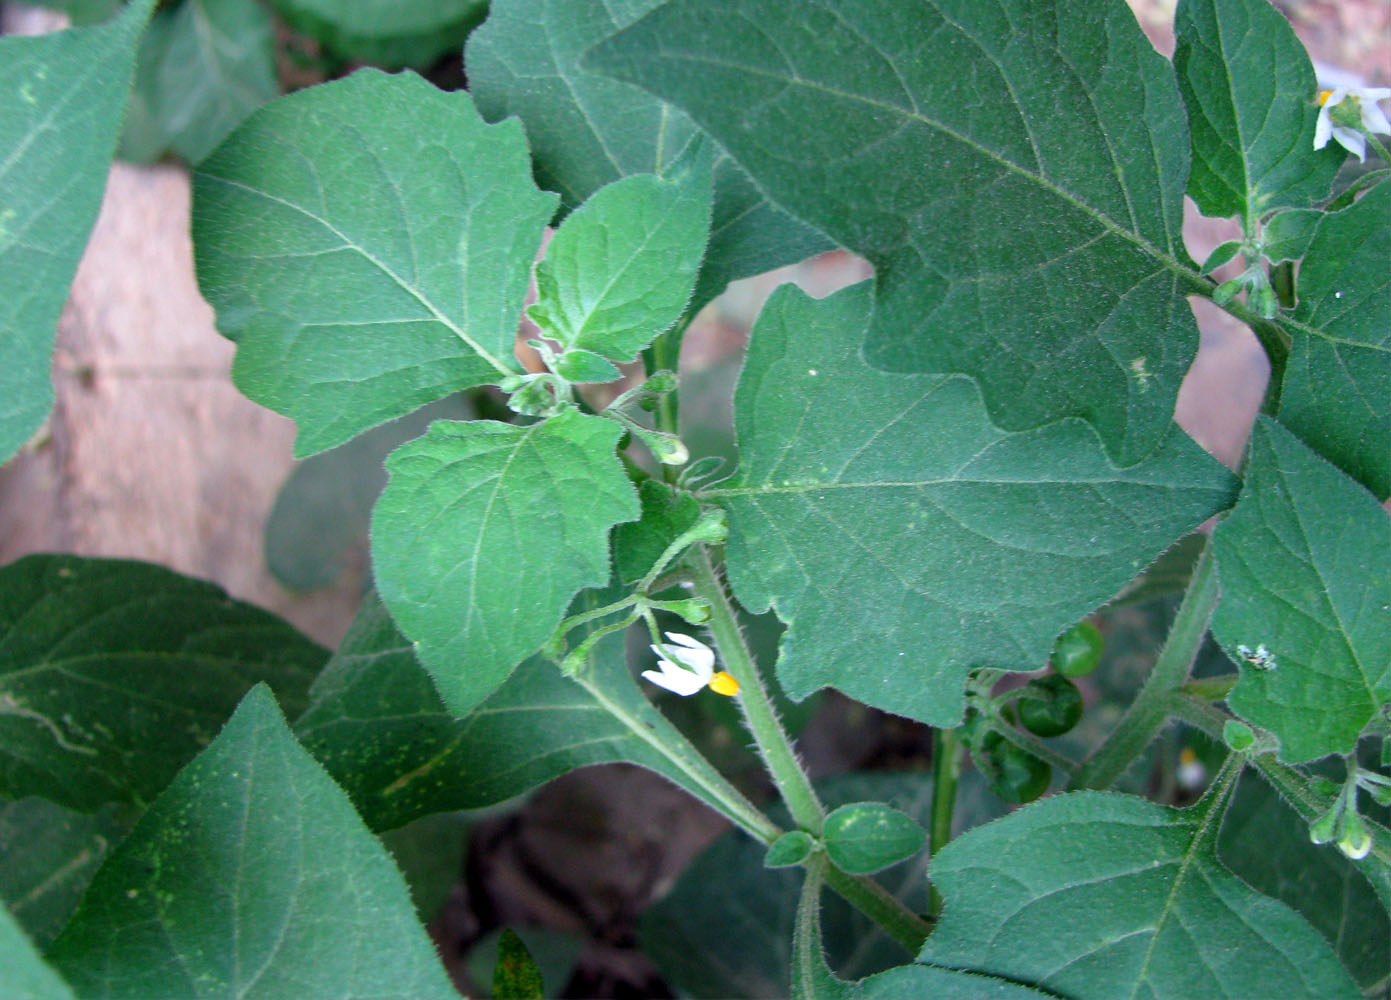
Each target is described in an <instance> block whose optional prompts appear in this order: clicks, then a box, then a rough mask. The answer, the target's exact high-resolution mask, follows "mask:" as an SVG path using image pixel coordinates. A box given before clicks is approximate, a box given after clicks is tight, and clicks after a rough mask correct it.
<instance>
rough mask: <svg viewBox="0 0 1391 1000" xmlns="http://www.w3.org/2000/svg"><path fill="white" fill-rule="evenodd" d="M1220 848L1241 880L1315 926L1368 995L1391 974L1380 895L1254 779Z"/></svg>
mask: <svg viewBox="0 0 1391 1000" xmlns="http://www.w3.org/2000/svg"><path fill="white" fill-rule="evenodd" d="M1363 802H1364V804H1365V803H1366V800H1365V799H1364V800H1363ZM1217 849H1218V854H1219V855H1220V856H1221V858H1222V861H1223V863H1224V864H1226V866H1227V867H1228V868H1230V869H1231V870H1232V872H1233V873H1235V874H1236V875H1237V876H1238V877H1239V878H1240V879H1241V880H1242V881H1243V882H1245V883H1246V884H1247V885H1249V886H1251V887H1252V888H1253V889H1256V890H1257V891H1259V892H1262V893H1265V894H1266V895H1268V896H1274V897H1275V898H1276V899H1278V900H1280V901H1281V902H1283V903H1284V904H1285V905H1286V906H1288V907H1290V909H1292V910H1295V911H1296V912H1298V913H1300V914H1302V915H1303V916H1304V918H1305V919H1306V920H1308V921H1309V923H1311V924H1313V925H1314V927H1316V928H1317V929H1318V931H1319V932H1320V933H1321V934H1322V935H1323V936H1324V937H1325V938H1326V939H1327V940H1328V942H1329V944H1331V945H1332V946H1333V947H1334V949H1335V950H1336V951H1337V952H1338V957H1339V958H1340V959H1341V960H1342V962H1343V965H1344V966H1345V967H1346V968H1347V970H1348V971H1349V972H1351V973H1352V975H1353V978H1354V979H1356V980H1357V981H1358V983H1360V984H1361V985H1362V987H1363V988H1364V989H1367V988H1370V987H1371V986H1372V985H1373V984H1375V983H1379V982H1381V981H1382V980H1384V979H1386V977H1387V975H1388V974H1391V919H1388V915H1387V912H1386V907H1385V905H1384V904H1382V903H1381V902H1380V901H1379V900H1378V898H1377V894H1376V892H1375V890H1374V889H1373V888H1372V886H1371V885H1370V884H1369V883H1368V881H1367V880H1366V879H1365V878H1363V877H1362V876H1361V875H1360V874H1359V873H1358V870H1357V866H1356V865H1355V864H1354V863H1353V862H1352V861H1350V860H1349V859H1348V858H1346V857H1344V855H1343V852H1342V851H1339V850H1336V849H1334V847H1333V845H1331V844H1315V843H1312V842H1311V841H1310V840H1309V827H1308V824H1307V823H1305V822H1304V821H1303V820H1301V819H1300V817H1299V815H1298V814H1297V813H1295V812H1294V811H1293V810H1292V809H1290V808H1289V807H1288V806H1286V805H1285V804H1284V803H1283V802H1282V801H1281V800H1280V797H1279V796H1278V795H1277V794H1275V792H1274V791H1273V790H1272V789H1271V788H1270V786H1269V785H1267V784H1265V782H1263V781H1261V780H1259V779H1258V778H1257V777H1256V776H1255V775H1254V774H1252V773H1249V772H1248V773H1247V774H1246V775H1244V776H1243V778H1242V781H1241V784H1240V786H1239V787H1238V788H1237V791H1236V794H1235V796H1234V798H1233V799H1232V804H1231V807H1230V808H1229V809H1228V810H1227V813H1226V815H1225V816H1224V817H1223V819H1222V832H1221V839H1220V840H1219V841H1218V845H1217Z"/></svg>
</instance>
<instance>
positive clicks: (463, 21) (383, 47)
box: [271, 0, 487, 70]
mask: <svg viewBox="0 0 1391 1000" xmlns="http://www.w3.org/2000/svg"><path fill="white" fill-rule="evenodd" d="M271 2H272V3H273V4H274V5H275V8H276V9H277V10H278V11H280V13H281V14H282V15H284V17H285V19H286V20H287V21H289V22H290V23H291V24H292V25H294V26H295V27H297V28H299V29H300V30H301V31H304V32H307V33H308V34H310V35H313V36H314V37H315V38H317V39H318V40H319V41H321V42H323V44H324V45H325V46H327V47H328V48H329V49H331V50H332V51H334V52H336V53H337V54H339V55H340V56H343V57H344V58H346V59H353V60H357V61H360V62H365V63H370V64H372V65H374V66H384V67H387V68H389V69H397V68H399V67H402V66H411V67H414V68H416V69H421V70H423V69H426V68H428V67H429V65H430V64H431V63H432V62H434V61H435V60H436V59H438V58H439V57H440V56H441V55H443V54H445V53H446V52H448V51H449V50H451V49H455V50H457V49H458V48H459V46H461V45H463V43H464V39H466V38H467V37H468V35H469V32H470V31H471V30H472V29H473V27H474V26H475V25H476V24H478V22H479V21H481V20H482V19H483V16H484V14H485V13H486V11H487V0H271Z"/></svg>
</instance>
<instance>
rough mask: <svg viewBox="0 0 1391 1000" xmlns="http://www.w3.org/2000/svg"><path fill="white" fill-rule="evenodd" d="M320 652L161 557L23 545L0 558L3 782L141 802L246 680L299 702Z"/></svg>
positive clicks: (82, 805) (53, 795) (228, 707)
mask: <svg viewBox="0 0 1391 1000" xmlns="http://www.w3.org/2000/svg"><path fill="white" fill-rule="evenodd" d="M327 655H328V654H327V652H326V651H325V650H323V649H322V648H320V647H319V646H318V645H316V644H315V643H312V642H310V641H309V640H308V639H306V638H304V637H303V636H302V635H300V633H299V632H297V631H296V630H295V629H293V628H292V627H291V626H289V625H287V624H286V623H285V622H283V621H281V620H280V619H279V618H276V617H275V616H274V615H272V614H270V613H268V612H266V611H262V610H261V609H260V608H256V607H252V606H251V605H249V604H242V603H240V602H238V601H233V600H232V599H231V598H229V597H228V596H227V594H226V593H225V592H224V591H223V590H222V589H221V588H220V587H217V586H215V585H213V584H211V583H206V582H204V581H202V580H195V579H191V578H189V577H185V576H181V575H179V574H178V573H174V572H172V571H170V570H167V569H164V568H163V567H161V566H153V565H150V564H148V563H139V562H126V561H122V560H115V559H82V558H79V557H77V556H28V557H26V558H24V559H20V560H19V561H18V562H14V563H11V564H10V565H8V566H6V567H4V568H3V569H0V748H3V749H0V794H3V795H4V796H5V797H15V798H18V797H22V796H25V795H43V796H45V797H47V798H50V799H53V800H54V801H56V802H61V803H63V804H65V805H68V806H71V807H73V808H75V809H92V808H95V807H96V806H98V805H100V804H101V803H103V802H106V801H110V800H118V801H123V802H132V803H144V802H148V801H149V800H150V799H152V798H153V797H154V796H155V795H156V794H158V792H159V790H160V789H162V788H163V787H164V786H165V785H166V784H168V782H169V779H170V778H172V777H173V775H174V773H175V771H177V770H178V768H180V767H182V766H183V765H184V764H185V763H186V762H187V761H188V760H189V759H190V758H191V757H192V756H193V755H194V754H195V753H197V752H198V750H199V749H201V748H202V747H203V746H205V745H206V744H207V741H208V740H210V739H211V738H212V737H213V735H214V734H215V733H216V732H217V729H218V727H219V726H221V725H222V723H223V722H224V721H225V720H226V719H227V717H228V716H229V715H230V714H231V713H232V710H233V709H235V708H236V706H237V703H238V702H239V701H240V700H241V698H242V696H243V695H244V694H245V693H246V692H247V690H248V689H249V688H250V687H251V686H252V685H253V684H256V683H257V682H260V681H265V682H268V683H270V684H271V685H272V686H273V687H274V688H275V689H276V691H277V692H279V693H280V696H281V697H282V698H284V699H285V703H286V705H287V707H289V708H290V709H291V710H293V711H298V710H299V709H300V708H301V707H302V706H303V705H304V702H305V696H306V694H307V692H308V688H309V684H310V681H312V680H313V677H314V674H315V672H316V671H317V670H318V669H319V667H320V666H321V665H322V664H323V662H324V660H325V659H327Z"/></svg>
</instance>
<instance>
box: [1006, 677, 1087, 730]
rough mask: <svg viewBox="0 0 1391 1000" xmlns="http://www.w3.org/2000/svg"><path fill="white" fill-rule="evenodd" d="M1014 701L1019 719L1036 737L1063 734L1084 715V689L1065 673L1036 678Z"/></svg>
mask: <svg viewBox="0 0 1391 1000" xmlns="http://www.w3.org/2000/svg"><path fill="white" fill-rule="evenodd" d="M1024 691H1025V694H1024V695H1023V696H1022V697H1020V699H1019V700H1018V701H1017V702H1016V703H1015V704H1016V705H1017V707H1018V709H1019V721H1020V723H1021V724H1022V725H1023V726H1024V728H1025V729H1027V730H1028V731H1029V732H1031V733H1033V734H1034V735H1035V736H1061V735H1062V734H1063V733H1065V732H1068V731H1069V730H1070V729H1072V728H1073V727H1074V726H1076V725H1077V723H1078V721H1080V720H1081V718H1082V692H1080V691H1078V690H1077V685H1076V684H1074V683H1072V681H1070V680H1068V679H1067V678H1066V677H1064V676H1063V675H1062V674H1049V675H1047V676H1046V677H1036V678H1034V679H1033V680H1031V681H1029V683H1028V684H1026V685H1025V686H1024Z"/></svg>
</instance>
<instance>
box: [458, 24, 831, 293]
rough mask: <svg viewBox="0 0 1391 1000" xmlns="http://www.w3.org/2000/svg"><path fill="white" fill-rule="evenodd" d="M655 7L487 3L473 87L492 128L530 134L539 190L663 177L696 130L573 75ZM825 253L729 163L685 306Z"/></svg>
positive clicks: (581, 191) (657, 107) (567, 194)
mask: <svg viewBox="0 0 1391 1000" xmlns="http://www.w3.org/2000/svg"><path fill="white" fill-rule="evenodd" d="M659 2H660V0H613V2H608V3H573V2H570V0H494V2H493V3H492V4H491V7H490V10H489V14H488V20H487V22H486V23H485V24H484V25H483V26H482V27H481V28H479V29H478V30H477V31H475V32H474V33H473V35H471V36H470V37H469V42H468V49H467V53H466V59H465V62H466V64H467V66H468V69H469V86H470V87H471V89H472V91H473V95H474V99H475V100H476V101H477V102H478V108H479V110H480V111H482V112H483V115H484V117H486V118H487V119H488V120H489V121H500V120H501V119H503V118H506V117H507V116H508V115H516V116H517V117H519V118H521V120H522V121H523V123H525V125H526V130H527V137H528V138H529V139H530V141H531V146H532V150H533V153H534V155H535V157H536V177H537V180H538V182H539V183H540V185H541V186H542V187H543V188H546V189H548V190H551V191H559V192H560V194H561V197H562V199H563V204H564V207H565V208H566V209H572V208H575V207H576V206H578V205H579V204H580V203H581V202H583V201H584V200H585V199H586V198H588V197H589V196H590V195H591V194H593V193H594V192H595V191H597V190H599V188H601V187H603V186H604V185H605V184H609V183H611V182H612V181H614V180H617V179H618V178H620V177H624V176H627V175H629V174H641V173H655V174H662V173H664V172H665V171H666V168H667V167H668V166H669V165H671V164H672V163H674V162H675V161H676V159H677V158H678V157H679V156H680V155H681V154H682V153H683V152H684V151H685V148H686V146H687V145H688V144H689V143H690V142H691V140H692V138H693V137H694V135H695V134H696V130H695V129H694V127H693V126H692V124H691V121H690V119H688V118H687V117H686V116H685V115H684V114H683V113H682V112H680V111H677V110H676V109H675V108H673V107H672V106H671V105H669V104H666V103H664V102H662V101H660V100H657V99H656V98H654V97H652V96H651V95H650V94H647V93H644V92H643V91H641V90H638V89H637V88H636V87H633V86H630V85H629V84H625V83H619V82H617V81H615V80H612V79H609V78H608V77H605V76H601V75H599V74H597V73H592V72H589V71H588V70H585V69H581V68H580V65H579V62H580V56H581V55H582V54H583V53H584V51H585V50H586V49H588V48H589V47H590V46H592V45H594V44H595V43H597V42H599V41H601V40H602V39H603V38H605V37H607V36H608V35H610V34H612V33H613V32H614V31H616V30H618V29H619V28H622V27H625V26H626V25H628V24H631V23H632V22H633V21H635V20H637V18H638V17H640V16H641V15H643V14H645V13H647V12H648V11H649V10H651V9H652V8H653V7H655V6H656V5H657V4H658V3H659ZM832 247H833V244H832V243H831V242H830V241H829V240H827V239H826V238H825V237H824V236H822V235H821V234H820V233H818V232H816V231H815V230H813V229H811V228H810V227H808V226H806V225H804V224H803V223H801V222H798V221H797V220H796V219H794V218H792V216H790V215H788V214H787V213H786V212H783V211H782V210H781V209H778V208H776V207H774V206H773V205H772V204H771V203H770V202H769V201H768V200H767V199H766V198H765V197H764V196H763V194H762V193H761V192H760V191H759V190H758V189H757V187H755V185H754V184H753V182H752V181H751V180H750V179H749V176H748V175H747V174H746V173H744V171H743V170H741V169H740V168H739V167H738V166H737V165H736V164H735V163H734V161H733V160H731V159H730V158H729V157H728V156H726V155H724V154H723V153H721V154H720V155H719V156H718V157H717V159H716V162H715V200H714V224H713V227H712V230H711V234H710V247H709V251H708V253H707V254H706V257H705V262H704V265H703V267H702V268H701V274H700V279H699V282H698V284H697V286H696V290H695V294H694V297H693V299H692V303H691V304H692V307H693V308H695V307H699V306H700V305H701V304H703V303H705V302H707V301H709V300H710V299H712V298H714V297H715V296H716V295H718V294H719V293H720V292H721V291H723V290H724V287H725V285H726V284H728V283H729V282H731V281H733V280H735V279H736V278H744V277H748V276H749V275H752V274H758V273H760V272H763V271H767V270H770V269H772V268H774V267H779V266H781V265H783V264H791V263H794V262H796V261H799V260H802V259H804V258H806V257H810V256H812V255H814V254H817V253H820V252H822V251H824V250H830V249H832Z"/></svg>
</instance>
